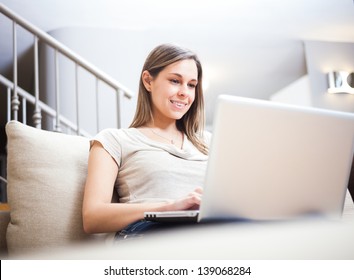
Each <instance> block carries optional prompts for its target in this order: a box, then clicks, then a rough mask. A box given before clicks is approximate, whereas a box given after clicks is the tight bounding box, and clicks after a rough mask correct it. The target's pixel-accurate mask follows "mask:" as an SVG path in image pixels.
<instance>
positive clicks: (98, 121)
mask: <svg viewBox="0 0 354 280" xmlns="http://www.w3.org/2000/svg"><path fill="white" fill-rule="evenodd" d="M98 82H99V80H98V78H97V77H96V125H97V127H96V130H97V132H98V131H100V117H99V115H100V114H99V98H98Z"/></svg>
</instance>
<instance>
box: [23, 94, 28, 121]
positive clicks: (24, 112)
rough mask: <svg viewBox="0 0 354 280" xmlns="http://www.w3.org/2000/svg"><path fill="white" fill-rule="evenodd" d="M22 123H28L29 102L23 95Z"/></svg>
mask: <svg viewBox="0 0 354 280" xmlns="http://www.w3.org/2000/svg"><path fill="white" fill-rule="evenodd" d="M22 123H24V124H27V102H26V98H25V97H22Z"/></svg>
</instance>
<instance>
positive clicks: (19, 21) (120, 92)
mask: <svg viewBox="0 0 354 280" xmlns="http://www.w3.org/2000/svg"><path fill="white" fill-rule="evenodd" d="M0 12H1V13H2V14H4V15H5V16H6V17H8V18H9V19H10V20H11V21H12V37H13V44H12V46H13V81H12V82H11V81H9V80H7V79H6V78H5V77H3V76H2V75H0V76H2V79H0V82H1V83H2V84H3V85H5V86H6V88H7V92H8V94H9V92H11V93H12V97H11V112H12V115H11V113H10V115H9V114H8V118H9V119H13V120H18V113H19V108H20V103H21V102H20V98H19V97H22V99H23V100H22V102H23V104H22V105H23V106H24V107H25V102H26V101H27V100H30V99H31V101H32V102H33V103H34V112H33V116H32V118H33V124H34V126H35V127H37V128H41V123H42V122H41V120H42V110H43V109H44V108H45V106H46V105H45V104H44V103H42V102H41V101H40V100H39V66H38V65H39V58H38V43H39V40H40V41H41V43H44V44H46V45H48V46H50V47H51V48H53V50H54V55H55V62H54V72H55V109H54V112H55V113H54V116H53V117H55V120H54V130H55V131H61V124H62V123H63V121H64V118H63V117H61V116H60V106H59V104H60V102H59V101H60V89H59V63H58V60H59V55H63V56H65V57H66V58H68V59H69V60H71V61H72V62H73V63H74V64H75V94H76V101H77V102H76V116H77V117H76V124H72V123H70V122H65V125H66V126H69V127H71V128H72V129H74V130H75V131H76V133H77V134H82V133H81V128H80V121H79V120H80V118H79V102H78V100H79V92H78V88H79V87H78V83H79V81H78V71H79V68H83V69H85V70H86V71H88V72H89V73H91V74H92V75H93V76H94V77H95V79H96V85H97V84H98V82H99V81H100V82H103V83H105V84H107V85H108V86H109V87H111V88H113V90H114V91H115V92H116V102H117V111H116V114H117V127H118V128H119V127H121V116H120V108H121V107H120V106H121V105H120V98H121V96H124V97H127V98H131V97H132V96H133V93H132V92H131V91H130V90H129V89H128V88H126V87H125V86H123V85H122V84H121V83H119V82H118V81H116V80H115V79H114V78H112V77H110V76H109V75H107V74H106V73H104V72H103V71H101V70H100V69H98V68H97V67H96V66H94V65H92V64H91V63H89V62H88V61H87V60H85V59H84V58H82V57H81V56H79V55H78V54H76V53H75V52H73V51H72V50H70V49H69V48H68V47H66V46H65V45H63V44H62V43H60V42H59V41H57V40H56V39H54V38H53V37H51V36H50V35H49V34H47V33H46V32H44V31H42V30H41V29H39V28H37V27H36V26H34V25H33V24H31V23H30V22H28V21H27V20H25V19H23V18H22V17H21V16H19V15H17V14H16V13H15V12H13V11H11V10H10V9H8V8H7V7H5V6H4V5H3V4H1V3H0ZM18 25H19V26H21V27H23V28H24V29H26V30H27V31H28V32H30V33H31V34H32V35H33V37H34V94H33V96H34V100H33V98H30V97H29V96H28V95H27V94H24V91H23V90H22V89H20V88H19V86H18V81H17V79H18V73H17V72H18V69H17V26H18ZM5 80H7V81H6V82H5ZM96 96H98V86H96ZM32 102H31V103H32ZM47 107H48V106H47ZM47 109H48V108H46V110H45V111H46V113H48V111H50V112H51V113H50V115H53V111H52V110H50V109H48V110H47ZM98 119H99V112H98V110H96V121H97V123H98V122H99V121H98Z"/></svg>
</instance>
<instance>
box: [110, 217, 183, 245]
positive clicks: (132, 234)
mask: <svg viewBox="0 0 354 280" xmlns="http://www.w3.org/2000/svg"><path fill="white" fill-rule="evenodd" d="M174 226H176V224H171V223H158V222H152V221H145V220H140V221H137V222H135V223H132V224H130V225H128V226H127V227H125V228H124V229H122V230H121V231H118V232H117V233H116V235H115V237H114V239H115V240H116V241H119V240H126V239H132V238H139V237H142V236H143V235H145V234H147V233H151V232H156V231H158V230H164V229H169V228H171V227H174Z"/></svg>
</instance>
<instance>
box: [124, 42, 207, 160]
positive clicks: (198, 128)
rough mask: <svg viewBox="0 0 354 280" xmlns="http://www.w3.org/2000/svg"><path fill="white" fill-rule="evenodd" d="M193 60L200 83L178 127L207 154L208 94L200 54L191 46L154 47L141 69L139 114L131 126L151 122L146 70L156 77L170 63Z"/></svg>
mask: <svg viewBox="0 0 354 280" xmlns="http://www.w3.org/2000/svg"><path fill="white" fill-rule="evenodd" d="M185 59H193V60H194V61H195V64H196V66H197V70H198V84H197V86H196V89H195V91H196V94H195V99H194V102H193V104H192V106H191V107H190V109H189V110H188V112H187V113H186V114H185V115H184V116H183V117H182V118H181V119H179V120H177V121H176V125H177V128H178V129H179V130H180V131H182V132H184V133H185V134H186V135H187V137H188V139H189V140H190V141H191V142H192V143H193V145H194V146H195V147H196V148H197V149H198V150H199V151H200V152H202V153H203V154H208V147H207V145H206V144H205V142H204V136H203V131H204V125H205V115H204V97H203V88H202V79H203V70H202V66H201V63H200V61H199V59H198V57H197V55H196V54H195V53H193V52H191V51H190V50H188V49H184V48H181V47H179V46H176V45H171V44H163V45H160V46H157V47H156V48H154V49H153V50H152V51H151V52H150V54H149V55H148V57H147V58H146V61H145V64H144V66H143V69H142V71H141V75H140V82H139V94H138V101H137V108H136V112H135V116H134V118H133V121H132V123H131V125H130V127H135V128H137V127H140V126H144V125H146V124H147V123H149V122H151V121H152V119H153V117H152V100H151V96H150V94H149V92H148V91H147V90H146V88H145V86H144V84H143V80H142V73H143V72H144V71H145V70H147V71H148V72H149V73H150V75H151V76H152V77H153V78H156V77H157V75H158V74H159V73H160V72H161V71H162V70H163V69H164V68H165V67H166V66H168V65H170V64H172V63H175V62H177V61H180V60H185Z"/></svg>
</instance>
